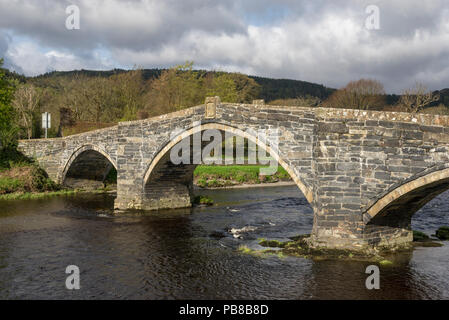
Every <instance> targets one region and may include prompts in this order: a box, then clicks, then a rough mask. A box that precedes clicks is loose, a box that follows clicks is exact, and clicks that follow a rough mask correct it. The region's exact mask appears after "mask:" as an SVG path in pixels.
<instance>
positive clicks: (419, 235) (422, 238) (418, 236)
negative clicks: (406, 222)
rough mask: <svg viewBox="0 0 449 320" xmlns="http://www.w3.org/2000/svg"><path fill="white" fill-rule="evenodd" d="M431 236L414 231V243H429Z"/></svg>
mask: <svg viewBox="0 0 449 320" xmlns="http://www.w3.org/2000/svg"><path fill="white" fill-rule="evenodd" d="M428 240H430V238H429V236H428V235H427V234H425V233H424V232H421V231H416V230H413V241H428Z"/></svg>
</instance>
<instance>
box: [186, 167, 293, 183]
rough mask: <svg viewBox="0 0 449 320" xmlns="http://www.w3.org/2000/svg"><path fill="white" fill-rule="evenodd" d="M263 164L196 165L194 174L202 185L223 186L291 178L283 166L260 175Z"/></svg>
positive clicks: (197, 181)
mask: <svg viewBox="0 0 449 320" xmlns="http://www.w3.org/2000/svg"><path fill="white" fill-rule="evenodd" d="M263 167H268V166H261V165H230V166H205V165H200V166H198V167H196V169H195V171H194V173H193V175H194V178H195V180H196V183H197V185H199V186H200V187H221V186H228V185H234V184H243V183H248V184H258V183H264V182H265V183H267V182H268V183H269V182H277V181H287V180H291V178H290V175H289V174H288V173H287V171H285V169H284V168H282V167H281V166H279V167H278V170H277V172H276V173H275V174H274V175H271V176H259V172H260V169H261V168H263Z"/></svg>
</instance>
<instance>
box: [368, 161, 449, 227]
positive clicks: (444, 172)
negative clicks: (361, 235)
mask: <svg viewBox="0 0 449 320" xmlns="http://www.w3.org/2000/svg"><path fill="white" fill-rule="evenodd" d="M448 189H449V168H444V169H440V170H437V171H433V172H430V173H427V174H426V175H422V176H420V177H417V178H416V179H413V180H411V181H408V182H406V183H404V184H402V185H400V186H399V187H397V188H395V189H393V190H392V191H390V192H388V193H387V194H386V195H384V196H383V197H381V198H380V199H379V200H377V201H376V203H374V205H372V206H371V207H370V208H369V209H368V210H367V211H366V212H365V213H364V215H363V220H364V221H365V223H366V224H368V225H369V224H371V225H383V226H389V227H400V228H409V227H410V223H411V218H412V216H413V214H414V213H415V212H416V211H418V210H419V209H421V208H422V207H423V206H424V205H425V204H426V203H428V202H429V201H431V200H432V199H433V198H435V197H436V196H438V195H439V194H441V193H443V192H444V191H446V190H448Z"/></svg>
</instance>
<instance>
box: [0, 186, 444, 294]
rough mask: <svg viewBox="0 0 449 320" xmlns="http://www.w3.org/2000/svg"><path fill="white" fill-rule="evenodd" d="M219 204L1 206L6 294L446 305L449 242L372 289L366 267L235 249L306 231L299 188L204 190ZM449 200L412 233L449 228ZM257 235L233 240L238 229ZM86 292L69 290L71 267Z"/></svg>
mask: <svg viewBox="0 0 449 320" xmlns="http://www.w3.org/2000/svg"><path fill="white" fill-rule="evenodd" d="M202 194H208V195H209V196H211V197H212V198H213V199H214V200H215V203H217V205H216V206H213V207H208V208H195V209H191V210H190V209H189V210H173V211H161V212H158V213H150V214H145V215H143V214H137V215H136V214H124V215H120V216H111V215H109V214H106V212H107V211H108V210H111V208H112V206H113V197H112V196H110V195H77V196H72V197H58V198H51V199H45V200H33V201H3V202H0V298H3V299H18V298H26V299H29V298H38V299H42V298H44V299H45V298H50V299H54V298H60V299H72V298H81V299H109V298H112V299H114V298H119V299H130V298H134V299H231V298H232V299H270V298H271V299H329V298H330V299H332V298H341V299H439V298H449V270H448V268H447V265H448V262H449V255H448V253H449V249H448V248H449V246H448V245H445V246H443V247H440V248H418V249H416V250H415V251H414V252H413V253H409V254H401V255H396V256H394V259H395V264H394V266H392V267H381V290H378V291H376V290H373V291H369V290H367V289H365V280H366V277H367V275H366V274H365V269H366V267H367V265H368V263H366V262H347V261H346V262H343V261H312V260H306V259H300V258H292V257H287V258H282V259H280V258H277V257H274V256H273V257H267V258H258V257H253V256H249V255H243V254H240V253H238V252H237V251H236V249H237V248H238V247H239V246H240V245H242V244H245V245H248V246H250V247H251V246H257V239H258V238H262V237H264V238H277V239H281V240H282V239H285V238H286V237H289V236H294V235H297V234H302V233H309V232H310V230H311V227H312V220H313V216H312V210H311V208H310V207H309V206H308V204H307V201H306V200H305V199H304V198H303V197H302V196H300V193H299V192H298V189H297V188H296V187H294V186H293V187H268V188H255V189H250V190H242V189H232V190H221V191H217V190H213V191H212V190H209V191H202ZM448 204H449V195H447V194H443V195H441V196H439V197H438V198H437V199H435V200H434V201H432V202H431V203H429V204H428V205H427V206H426V207H425V208H424V209H423V210H421V211H420V212H418V213H417V214H416V217H415V219H414V228H415V229H420V230H423V231H426V232H427V233H429V234H430V233H431V232H433V231H434V230H435V229H437V227H439V226H441V225H444V224H448V220H449V219H448V217H449V213H448V211H449V209H448V208H449V206H448ZM245 226H251V227H254V228H251V229H253V230H254V231H251V232H246V233H242V234H241V239H237V238H234V237H233V236H232V234H230V233H229V232H228V230H229V229H231V228H239V229H241V228H243V227H245ZM70 264H74V265H77V266H78V267H79V268H80V270H81V290H79V291H69V290H67V289H65V278H66V276H67V275H66V274H65V268H66V266H67V265H70Z"/></svg>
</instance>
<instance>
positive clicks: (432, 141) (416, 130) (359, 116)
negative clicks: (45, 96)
mask: <svg viewBox="0 0 449 320" xmlns="http://www.w3.org/2000/svg"><path fill="white" fill-rule="evenodd" d="M256 102H257V101H256ZM200 124H201V127H199V125H200ZM198 128H201V129H200V130H206V129H217V130H220V131H222V132H231V133H232V134H234V135H237V136H242V137H245V138H247V139H249V140H251V141H254V142H256V143H257V144H258V145H259V147H261V148H266V149H267V151H268V152H269V153H270V154H271V156H273V157H274V158H275V159H277V160H278V161H279V164H280V165H282V166H283V167H284V168H285V169H286V170H287V172H288V173H289V174H290V175H291V177H292V179H293V180H294V181H295V183H296V184H297V185H298V188H299V190H300V191H301V192H302V193H303V194H304V196H305V197H306V198H307V200H308V201H309V203H310V205H311V207H312V208H313V210H314V224H313V230H312V236H311V238H310V241H311V243H313V244H314V245H316V246H326V247H331V248H353V249H362V248H373V247H384V246H385V247H395V246H397V245H402V244H406V243H408V242H410V241H411V240H412V232H411V218H412V215H413V214H414V213H415V212H416V211H417V210H418V209H419V208H421V207H422V206H423V205H424V204H425V203H427V202H428V201H429V200H431V199H432V198H434V197H435V196H436V195H438V194H440V193H441V192H443V191H445V190H447V189H449V117H446V116H433V115H424V114H418V115H412V114H408V113H395V112H376V111H361V110H346V109H326V108H300V107H284V106H267V105H264V104H263V102H259V104H257V103H255V104H252V105H247V104H231V103H221V102H220V100H219V98H218V97H215V98H208V99H206V103H205V104H204V105H200V106H196V107H192V108H189V109H185V110H182V111H178V112H174V113H171V114H166V115H162V116H158V117H154V118H150V119H145V120H139V121H132V122H120V123H118V125H116V126H114V127H110V128H106V129H100V130H96V131H91V132H86V133H82V134H78V135H73V136H68V137H64V138H55V139H39V140H22V141H20V143H19V147H20V149H21V150H22V151H23V152H24V153H25V154H26V155H28V156H30V157H34V158H35V159H37V161H38V162H39V163H40V165H41V166H42V167H43V168H44V169H45V170H46V171H47V173H48V174H49V176H50V177H51V178H52V179H54V180H55V181H57V182H59V183H65V182H67V181H68V180H69V179H75V180H76V179H90V180H94V181H98V182H99V183H101V182H102V181H103V179H104V178H105V176H106V175H107V173H108V171H109V170H110V169H111V168H112V166H113V167H115V168H116V169H117V172H118V175H117V176H118V177H117V198H116V200H115V207H116V208H118V209H162V208H177V207H188V206H190V205H191V191H192V180H193V175H192V173H193V170H194V169H195V165H186V164H179V165H174V164H173V163H172V162H171V161H169V156H168V155H169V153H170V152H169V151H170V150H171V148H173V147H174V146H175V145H176V144H177V143H179V142H180V141H183V139H187V138H189V139H190V136H191V135H192V134H194V132H195V130H198ZM248 128H252V129H254V130H255V131H257V130H259V129H267V128H278V129H279V130H280V131H279V132H280V134H279V148H278V150H273V149H272V148H269V147H267V146H266V145H265V144H263V143H262V142H261V141H260V140H258V139H257V137H255V136H252V135H251V134H248V131H247V130H246V129H248ZM179 129H181V130H182V132H180V133H179V135H178V136H177V137H176V138H175V139H170V138H171V137H170V135H171V134H172V133H173V132H174V131H175V130H179ZM299 190H298V191H299Z"/></svg>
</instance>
